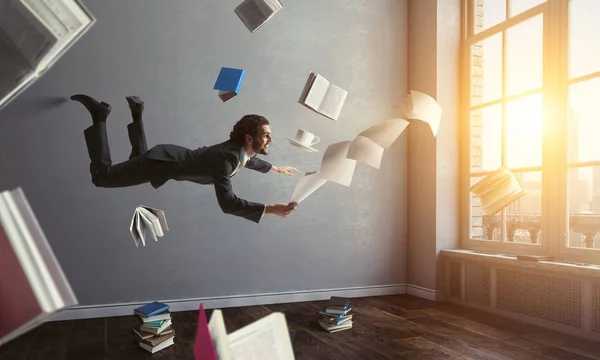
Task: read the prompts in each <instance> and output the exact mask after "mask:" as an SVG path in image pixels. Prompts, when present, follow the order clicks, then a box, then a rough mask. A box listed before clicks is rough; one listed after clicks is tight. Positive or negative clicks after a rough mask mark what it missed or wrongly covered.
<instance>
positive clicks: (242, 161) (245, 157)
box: [231, 148, 267, 219]
mask: <svg viewBox="0 0 600 360" xmlns="http://www.w3.org/2000/svg"><path fill="white" fill-rule="evenodd" d="M248 160H250V157H249V156H248V154H246V151H245V150H244V148H240V163H239V164H238V166H237V167H236V168H235V169H234V170H233V172H232V173H231V176H233V175H234V174H235V173H237V172H238V171H240V170H241V169H242V168H243V167H244V166H246V163H247V162H248ZM266 211H267V205H266V204H265V205H264V207H263V213H262V215H261V219H262V217H263V216H265V212H266Z"/></svg>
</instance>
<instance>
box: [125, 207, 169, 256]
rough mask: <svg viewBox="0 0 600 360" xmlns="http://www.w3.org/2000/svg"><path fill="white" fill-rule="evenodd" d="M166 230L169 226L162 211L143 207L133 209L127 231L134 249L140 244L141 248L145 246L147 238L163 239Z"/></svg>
mask: <svg viewBox="0 0 600 360" xmlns="http://www.w3.org/2000/svg"><path fill="white" fill-rule="evenodd" d="M167 230H169V226H168V225H167V218H166V217H165V213H164V211H162V210H158V209H154V208H151V207H148V206H144V205H140V206H138V207H137V208H135V211H134V212H133V218H132V219H131V225H130V226H129V231H130V232H131V236H133V241H134V242H135V246H136V247H139V246H140V243H142V246H146V239H148V238H151V239H154V241H158V238H157V237H163V235H164V232H165V231H167Z"/></svg>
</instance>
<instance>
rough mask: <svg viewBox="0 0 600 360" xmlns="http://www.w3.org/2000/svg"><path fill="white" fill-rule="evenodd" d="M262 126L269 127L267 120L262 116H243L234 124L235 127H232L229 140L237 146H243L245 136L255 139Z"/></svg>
mask: <svg viewBox="0 0 600 360" xmlns="http://www.w3.org/2000/svg"><path fill="white" fill-rule="evenodd" d="M263 125H269V120H267V119H266V118H265V117H264V116H260V115H255V114H249V115H244V116H242V118H241V119H240V120H238V122H237V123H235V125H233V130H231V132H230V133H229V139H230V140H232V141H233V142H235V143H236V144H238V145H239V146H243V145H244V143H245V142H246V139H245V137H246V134H248V135H250V136H252V138H253V139H256V136H257V135H258V128H259V127H261V126H263Z"/></svg>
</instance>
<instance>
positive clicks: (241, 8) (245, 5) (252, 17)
mask: <svg viewBox="0 0 600 360" xmlns="http://www.w3.org/2000/svg"><path fill="white" fill-rule="evenodd" d="M282 8H283V5H282V4H281V2H280V1H279V0H244V1H243V2H242V3H241V4H239V5H238V6H237V7H236V8H235V10H234V11H235V13H236V14H237V16H238V17H239V18H240V20H242V22H243V23H244V25H245V26H246V28H247V29H248V30H249V31H250V32H251V33H254V32H255V31H256V30H258V29H259V28H260V27H262V26H263V25H264V24H265V23H266V22H267V21H269V20H270V19H271V18H272V17H273V16H274V15H275V14H276V13H277V12H278V11H279V10H281V9H282Z"/></svg>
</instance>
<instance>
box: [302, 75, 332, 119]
mask: <svg viewBox="0 0 600 360" xmlns="http://www.w3.org/2000/svg"><path fill="white" fill-rule="evenodd" d="M327 89H329V81H327V79H325V78H324V77H322V76H321V75H319V74H316V75H315V80H314V81H313V84H312V86H311V87H310V90H308V94H307V95H306V99H304V104H305V105H307V106H308V107H310V108H312V109H313V110H315V111H318V110H319V108H320V107H321V103H322V102H323V99H324V98H325V94H327Z"/></svg>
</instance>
